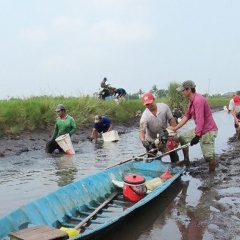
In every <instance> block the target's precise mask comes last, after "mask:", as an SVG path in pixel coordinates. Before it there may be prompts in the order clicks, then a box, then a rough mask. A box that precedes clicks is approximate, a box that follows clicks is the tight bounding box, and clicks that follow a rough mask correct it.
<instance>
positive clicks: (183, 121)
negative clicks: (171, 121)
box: [168, 116, 188, 132]
mask: <svg viewBox="0 0 240 240" xmlns="http://www.w3.org/2000/svg"><path fill="white" fill-rule="evenodd" d="M187 121H188V118H187V117H186V116H183V118H182V120H181V121H180V122H179V123H178V124H177V126H172V125H171V126H169V127H168V129H170V130H172V131H175V132H176V131H177V130H178V129H179V128H181V127H182V126H183V125H185V124H186V123H187Z"/></svg>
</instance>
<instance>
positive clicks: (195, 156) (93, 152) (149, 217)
mask: <svg viewBox="0 0 240 240" xmlns="http://www.w3.org/2000/svg"><path fill="white" fill-rule="evenodd" d="M214 119H215V120H216V122H217V125H218V127H219V132H218V137H217V140H216V153H217V154H218V155H219V154H221V153H222V152H223V151H224V150H225V149H226V148H227V140H228V138H229V137H230V136H232V135H233V134H234V129H233V127H232V122H233V120H232V116H231V115H229V114H227V113H225V112H223V111H220V112H216V113H214ZM193 126H194V125H193V123H192V122H189V123H188V124H187V125H186V126H185V127H184V129H182V131H183V130H186V129H189V128H192V127H193ZM120 138H121V139H120V141H119V142H116V143H103V142H99V143H97V144H94V143H90V142H82V143H79V144H75V145H74V148H75V150H76V154H75V155H73V156H67V155H59V154H55V155H49V154H46V153H44V152H42V151H34V152H28V153H23V154H21V155H20V156H15V157H9V158H4V161H0V216H2V215H4V214H6V213H7V212H9V211H11V210H13V209H15V208H16V207H19V206H21V205H23V204H25V203H27V202H29V201H31V200H34V199H36V198H39V197H41V196H43V195H45V194H47V193H49V192H51V191H54V190H56V189H57V188H59V187H61V186H64V185H66V184H68V183H70V182H72V181H74V180H76V179H79V178H83V177H85V176H88V175H90V174H92V173H96V172H99V171H101V170H103V169H105V168H107V167H109V166H112V165H114V164H116V163H118V162H120V161H123V160H127V159H129V158H131V157H132V156H138V155H140V154H142V153H144V149H143V147H142V146H141V143H140V142H139V140H138V130H137V129H131V130H130V131H129V132H126V133H124V134H122V135H120ZM179 154H180V156H181V157H182V154H181V153H180V152H179ZM190 158H191V160H192V161H193V162H194V161H201V162H202V164H203V166H204V165H206V164H205V163H204V161H203V159H202V154H201V151H200V146H199V145H197V146H193V147H191V148H190ZM163 161H166V162H168V161H170V160H169V157H168V156H166V157H164V158H163ZM206 167H207V165H206ZM206 171H207V168H206ZM193 175H194V174H189V173H188V172H187V173H186V174H185V175H184V176H182V178H181V180H180V181H178V182H176V184H174V185H173V186H171V187H170V188H169V189H168V190H167V191H165V192H164V193H163V194H162V195H161V196H159V197H158V198H156V199H155V200H154V201H152V202H151V203H150V204H148V205H147V206H145V207H143V208H142V209H140V210H139V211H137V213H134V214H132V215H131V216H129V218H127V220H126V221H124V222H122V223H120V224H118V225H117V226H115V228H114V229H113V230H112V231H110V232H109V233H108V234H107V236H108V237H107V238H108V239H116V240H117V239H139V240H140V239H151V240H155V239H190V238H188V237H186V236H187V235H186V234H191V228H190V229H189V230H188V231H189V233H187V232H186V228H185V225H186V224H188V223H189V221H190V219H191V224H193V225H194V224H195V225H196V224H197V223H198V221H199V220H201V221H204V217H207V215H208V213H207V212H206V213H205V212H204V211H205V210H204V208H202V209H199V214H197V213H196V211H195V212H194V214H193V209H196V208H197V207H198V205H199V203H200V202H201V201H202V199H203V198H207V197H211V195H209V196H205V193H204V191H202V190H201V188H199V186H200V185H202V184H203V183H202V182H200V180H198V179H197V178H194V177H193ZM208 181H211V176H209V177H208V178H207V179H206V184H208V183H207V182H208ZM223 191H224V190H223ZM228 191H239V188H236V189H229V190H228ZM225 201H227V199H225ZM183 204H184V205H187V206H188V208H187V209H186V208H183V207H182V206H183ZM213 211H214V210H213ZM185 215H187V216H188V217H184V218H182V216H185ZM181 218H182V219H181ZM202 228H204V226H202ZM204 229H205V228H204ZM199 231H201V232H200V233H199V236H200V235H201V238H194V239H206V240H209V239H214V238H213V236H212V235H211V234H210V233H209V232H208V231H207V230H204V231H203V230H202V229H201V227H200V228H199ZM192 234H198V233H196V232H195V233H192ZM185 235H186V236H185ZM191 236H192V235H191ZM101 239H106V238H105V237H102V238H101Z"/></svg>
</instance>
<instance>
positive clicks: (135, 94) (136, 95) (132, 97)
mask: <svg viewBox="0 0 240 240" xmlns="http://www.w3.org/2000/svg"><path fill="white" fill-rule="evenodd" d="M128 99H129V100H133V99H139V93H138V92H137V93H133V94H131V93H129V94H128Z"/></svg>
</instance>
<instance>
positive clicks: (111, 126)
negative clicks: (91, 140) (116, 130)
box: [107, 124, 113, 132]
mask: <svg viewBox="0 0 240 240" xmlns="http://www.w3.org/2000/svg"><path fill="white" fill-rule="evenodd" d="M112 128H113V125H112V124H110V126H109V128H108V130H107V131H108V132H109V131H111V130H112Z"/></svg>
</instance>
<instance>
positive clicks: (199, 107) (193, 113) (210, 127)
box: [169, 80, 218, 172]
mask: <svg viewBox="0 0 240 240" xmlns="http://www.w3.org/2000/svg"><path fill="white" fill-rule="evenodd" d="M195 88H196V85H195V83H194V82H193V81H191V80H187V81H184V82H183V83H182V84H181V86H180V87H178V88H177V89H176V90H177V91H179V92H181V93H182V95H183V97H185V98H187V99H188V100H189V104H188V109H187V111H186V112H185V114H184V116H183V118H182V120H181V121H180V122H179V123H178V124H177V126H175V127H173V126H170V127H169V129H170V130H173V131H177V130H178V129H180V128H181V127H182V126H183V125H185V124H186V123H187V122H188V120H189V119H191V118H193V120H194V122H195V124H196V127H195V129H191V130H189V131H187V132H185V133H182V134H180V136H179V142H180V143H181V145H184V144H187V143H189V142H190V145H191V146H193V145H195V144H198V143H199V142H200V145H201V150H202V153H203V157H204V159H205V161H206V162H208V164H209V172H213V171H215V168H216V164H217V162H216V159H215V138H216V137H217V132H218V128H217V125H216V123H215V121H214V119H213V116H212V112H211V109H210V106H209V105H208V102H207V100H206V99H205V98H204V97H203V96H202V95H201V94H199V93H196V89H195ZM183 155H184V160H183V161H181V162H179V163H178V164H179V165H184V164H185V165H190V160H189V148H184V149H183Z"/></svg>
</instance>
